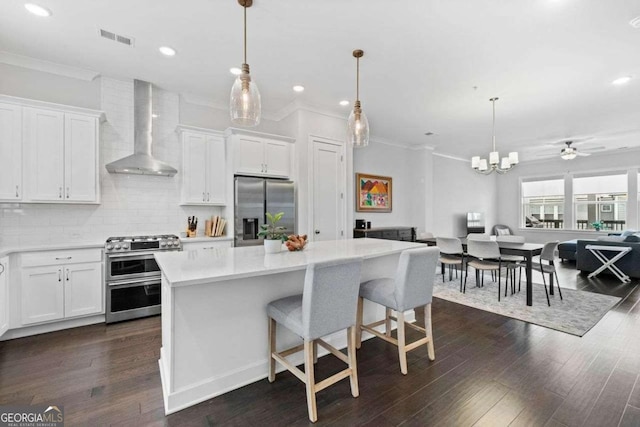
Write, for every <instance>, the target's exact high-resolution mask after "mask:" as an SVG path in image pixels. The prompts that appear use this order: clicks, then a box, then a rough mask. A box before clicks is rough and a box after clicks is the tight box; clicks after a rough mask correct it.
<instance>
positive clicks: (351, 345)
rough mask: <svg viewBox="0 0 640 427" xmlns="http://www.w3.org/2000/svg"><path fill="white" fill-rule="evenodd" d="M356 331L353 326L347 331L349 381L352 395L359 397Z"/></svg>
mask: <svg viewBox="0 0 640 427" xmlns="http://www.w3.org/2000/svg"><path fill="white" fill-rule="evenodd" d="M355 341H356V330H355V328H354V327H353V326H351V327H350V328H348V329H347V357H348V358H349V369H351V374H350V375H349V381H350V383H351V395H352V396H353V397H358V396H359V395H360V390H359V389H358V364H357V363H356V345H355V344H356V343H355Z"/></svg>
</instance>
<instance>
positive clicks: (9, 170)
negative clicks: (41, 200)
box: [0, 104, 22, 200]
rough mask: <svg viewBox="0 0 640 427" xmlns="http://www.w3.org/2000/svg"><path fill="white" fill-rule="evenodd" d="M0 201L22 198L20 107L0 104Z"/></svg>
mask: <svg viewBox="0 0 640 427" xmlns="http://www.w3.org/2000/svg"><path fill="white" fill-rule="evenodd" d="M0 171H2V179H0V199H2V200H20V199H21V198H22V107H19V106H17V105H11V104H0Z"/></svg>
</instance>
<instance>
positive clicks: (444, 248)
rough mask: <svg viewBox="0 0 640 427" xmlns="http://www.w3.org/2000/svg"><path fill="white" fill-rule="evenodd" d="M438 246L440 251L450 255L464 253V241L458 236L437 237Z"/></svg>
mask: <svg viewBox="0 0 640 427" xmlns="http://www.w3.org/2000/svg"><path fill="white" fill-rule="evenodd" d="M436 246H437V247H439V248H440V253H443V254H448V255H459V254H462V252H463V251H462V242H461V241H460V239H458V238H457V237H436Z"/></svg>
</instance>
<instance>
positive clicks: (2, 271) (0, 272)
mask: <svg viewBox="0 0 640 427" xmlns="http://www.w3.org/2000/svg"><path fill="white" fill-rule="evenodd" d="M0 267H2V270H0V274H2V273H4V264H0Z"/></svg>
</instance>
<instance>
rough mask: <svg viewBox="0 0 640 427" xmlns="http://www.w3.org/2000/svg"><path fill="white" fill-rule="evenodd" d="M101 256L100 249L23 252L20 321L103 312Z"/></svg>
mask: <svg viewBox="0 0 640 427" xmlns="http://www.w3.org/2000/svg"><path fill="white" fill-rule="evenodd" d="M101 260H102V254H101V251H100V249H83V250H79V249H77V250H69V251H46V252H31V253H27V254H23V255H22V256H21V267H22V268H21V280H20V301H21V306H20V309H21V321H22V324H23V325H30V324H33V323H42V322H49V321H53V320H61V319H65V318H71V317H78V316H86V315H90V314H100V313H102V312H103V311H104V310H103V294H104V289H103V279H102V262H101Z"/></svg>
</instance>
